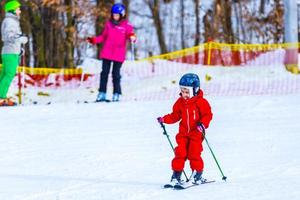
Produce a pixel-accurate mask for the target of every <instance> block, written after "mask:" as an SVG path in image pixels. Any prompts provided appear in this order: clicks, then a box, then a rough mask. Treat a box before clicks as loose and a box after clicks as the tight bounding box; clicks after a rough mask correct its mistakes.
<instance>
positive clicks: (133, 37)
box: [129, 33, 136, 43]
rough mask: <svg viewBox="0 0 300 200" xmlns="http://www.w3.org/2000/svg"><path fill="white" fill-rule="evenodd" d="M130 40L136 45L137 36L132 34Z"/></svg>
mask: <svg viewBox="0 0 300 200" xmlns="http://www.w3.org/2000/svg"><path fill="white" fill-rule="evenodd" d="M129 39H130V41H131V42H132V43H136V34H134V33H131V34H130V35H129Z"/></svg>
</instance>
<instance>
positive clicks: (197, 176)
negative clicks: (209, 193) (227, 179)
mask: <svg viewBox="0 0 300 200" xmlns="http://www.w3.org/2000/svg"><path fill="white" fill-rule="evenodd" d="M192 178H193V183H194V184H201V183H204V182H205V181H206V179H204V178H203V177H202V171H198V172H197V171H195V172H193V174H192Z"/></svg>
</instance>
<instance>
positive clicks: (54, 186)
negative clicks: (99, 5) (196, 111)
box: [0, 68, 300, 200]
mask: <svg viewBox="0 0 300 200" xmlns="http://www.w3.org/2000/svg"><path fill="white" fill-rule="evenodd" d="M226 69H228V68H224V69H222V70H226ZM228 70H230V69H228ZM238 70H240V73H241V74H240V76H243V75H242V73H243V70H244V69H243V68H239V69H234V73H233V74H234V75H233V76H238V73H239V72H238ZM257 73H259V72H257ZM283 73H284V72H283ZM216 74H217V73H216ZM223 74H224V73H223ZM228 74H229V73H228ZM178 76H179V74H178ZM227 76H229V75H227ZM290 76H294V75H290ZM161 78H163V77H161ZM224 80H227V79H224ZM160 81H161V83H162V84H163V80H160ZM156 83H159V80H158V82H156ZM206 97H207V99H208V100H209V101H210V103H211V106H212V109H213V113H214V119H213V121H212V123H211V127H210V128H209V129H208V130H207V139H208V140H209V142H210V145H211V146H212V148H213V150H214V151H215V154H216V156H217V158H218V160H219V162H220V164H221V167H222V169H223V171H224V173H225V175H226V176H227V177H228V181H227V182H223V181H222V180H221V176H220V173H219V171H218V168H217V166H216V164H215V163H214V160H213V158H212V156H211V155H210V153H209V151H208V149H207V146H206V145H205V144H204V146H205V149H204V153H203V157H204V161H205V174H204V176H205V177H207V178H209V179H215V180H216V181H217V182H216V183H213V184H208V185H203V186H200V187H194V188H190V189H188V190H185V191H173V190H164V189H162V188H161V186H162V185H163V184H164V183H166V182H168V181H169V178H170V176H171V169H170V161H171V159H172V157H173V154H172V150H171V148H170V146H169V144H168V142H167V139H166V138H165V136H164V135H163V134H162V130H161V128H160V126H159V125H158V124H157V122H156V117H158V116H161V115H163V114H166V113H168V112H170V111H171V108H172V104H173V102H174V101H175V98H173V97H172V98H171V99H170V100H168V101H165V100H156V101H137V102H134V101H127V102H120V103H109V104H107V103H105V104H101V103H100V104H76V103H74V102H69V103H64V104H63V103H57V104H54V105H48V106H47V105H36V106H20V107H13V108H1V110H0V121H1V124H0V144H1V145H0V155H1V156H0V199H1V200H41V199H42V200H83V199H84V200H102V199H103V200H110V199H114V200H115V199H118V200H121V199H126V200H127V199H130V200H147V199H149V200H150V199H151V200H152V199H167V200H173V199H202V200H205V199H209V200H220V199H222V200H232V199H255V200H257V199H263V200H265V199H272V200H282V199H299V197H300V192H299V185H300V179H299V176H300V159H299V153H300V150H299V142H300V135H299V134H298V133H299V129H300V124H299V118H300V106H299V102H300V94H299V93H295V94H289V95H263V96H258V95H256V96H251V95H246V96H230V95H227V96H213V95H208V96H206ZM177 126H178V125H177V124H175V125H168V126H166V128H167V131H168V133H169V134H170V137H171V139H172V141H173V142H174V137H175V134H176V131H177V128H178V127H177ZM186 171H187V172H188V173H189V172H190V170H189V167H188V165H187V166H186Z"/></svg>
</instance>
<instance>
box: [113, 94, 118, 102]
mask: <svg viewBox="0 0 300 200" xmlns="http://www.w3.org/2000/svg"><path fill="white" fill-rule="evenodd" d="M119 100H120V94H118V93H114V94H113V97H112V101H119Z"/></svg>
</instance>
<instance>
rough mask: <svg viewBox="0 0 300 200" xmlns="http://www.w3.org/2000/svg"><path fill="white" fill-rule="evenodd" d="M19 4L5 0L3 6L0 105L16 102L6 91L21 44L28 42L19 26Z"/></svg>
mask: <svg viewBox="0 0 300 200" xmlns="http://www.w3.org/2000/svg"><path fill="white" fill-rule="evenodd" d="M20 7H21V4H20V2H19V1H17V0H12V1H7V2H6V3H5V6H4V10H5V18H4V20H3V22H2V25H1V34H2V41H3V47H2V53H1V56H2V70H1V73H0V106H14V105H16V103H15V102H14V101H13V100H12V99H11V98H7V96H6V95H7V92H8V89H9V87H10V84H11V82H12V80H13V79H14V77H15V75H16V71H17V67H18V65H19V54H20V53H21V45H22V44H26V43H27V42H28V38H27V37H26V36H23V35H22V32H21V28H20V21H19V20H20V16H21V9H20Z"/></svg>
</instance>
